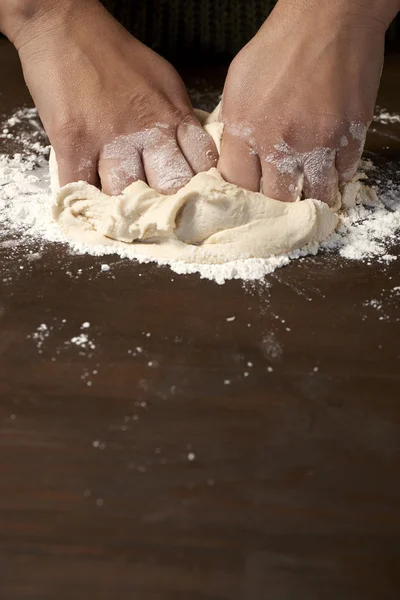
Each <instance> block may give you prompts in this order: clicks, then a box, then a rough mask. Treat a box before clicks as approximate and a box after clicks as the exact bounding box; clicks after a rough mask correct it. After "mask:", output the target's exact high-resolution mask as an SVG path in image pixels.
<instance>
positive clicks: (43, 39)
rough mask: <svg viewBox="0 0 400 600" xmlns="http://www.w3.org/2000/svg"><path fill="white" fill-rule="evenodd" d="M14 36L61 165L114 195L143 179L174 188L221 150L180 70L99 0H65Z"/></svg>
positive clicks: (69, 176) (68, 174)
mask: <svg viewBox="0 0 400 600" xmlns="http://www.w3.org/2000/svg"><path fill="white" fill-rule="evenodd" d="M61 4H63V6H68V11H67V12H66V14H64V15H62V16H60V11H59V10H55V9H54V11H52V10H51V9H49V10H48V11H43V14H42V13H41V14H42V16H41V17H40V19H39V17H37V19H36V20H35V27H34V31H33V28H32V27H28V26H26V27H24V28H23V29H22V30H20V31H19V35H18V36H17V44H16V45H17V47H18V50H19V54H20V57H21V61H22V66H23V70H24V75H25V79H26V82H27V84H28V87H29V89H30V91H31V94H32V96H33V99H34V101H35V104H36V106H37V108H38V111H39V114H40V116H41V119H42V121H43V124H44V127H45V129H46V131H47V133H48V136H49V138H50V141H51V144H52V145H53V147H54V149H55V152H56V157H57V161H58V165H59V176H60V184H61V185H65V184H67V183H69V182H72V181H78V180H83V181H87V182H88V183H91V184H93V185H96V186H98V187H101V188H102V190H103V191H104V192H106V193H108V194H118V193H120V192H122V191H123V189H124V188H125V187H126V186H127V185H128V184H130V183H132V182H133V181H136V180H138V179H141V180H143V181H146V182H148V184H149V185H150V186H151V187H154V188H156V189H157V190H158V191H159V192H162V193H172V192H174V191H176V190H177V189H179V188H181V187H182V186H183V185H185V184H186V183H187V182H188V181H189V180H190V179H191V177H192V176H193V174H195V173H198V172H200V171H204V170H208V169H210V168H211V167H213V166H216V163H217V159H218V155H217V152H216V148H215V146H214V143H213V141H212V139H211V138H210V137H209V136H208V135H207V134H206V133H205V132H204V131H203V129H202V127H201V126H200V123H199V122H198V120H197V119H196V117H195V115H194V113H193V109H192V106H191V104H190V101H189V98H188V95H187V92H186V89H185V86H184V84H183V82H182V80H181V79H180V77H179V75H178V73H177V72H176V71H175V70H174V68H173V67H172V66H171V65H170V64H169V63H168V62H167V61H165V60H164V59H163V58H161V57H160V56H159V55H157V54H156V53H155V52H153V51H152V50H150V49H149V48H147V47H146V46H144V45H143V44H141V43H140V42H139V41H137V40H136V39H134V38H133V37H132V36H130V35H129V33H128V32H127V31H126V30H125V29H123V28H122V27H121V26H120V25H119V24H118V23H117V22H116V21H115V20H114V19H113V18H112V17H111V15H109V14H108V13H107V12H106V11H105V9H104V8H103V7H102V6H101V4H100V3H99V2H97V0H96V1H94V0H90V1H85V2H81V3H80V5H79V6H78V5H77V2H71V1H69V2H64V3H63V2H61Z"/></svg>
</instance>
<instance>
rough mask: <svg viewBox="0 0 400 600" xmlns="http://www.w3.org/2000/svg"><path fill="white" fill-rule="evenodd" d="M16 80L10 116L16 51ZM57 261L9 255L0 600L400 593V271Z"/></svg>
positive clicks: (337, 598)
mask: <svg viewBox="0 0 400 600" xmlns="http://www.w3.org/2000/svg"><path fill="white" fill-rule="evenodd" d="M0 73H1V74H2V76H1V79H0V86H1V87H0V92H1V95H0V112H6V113H7V114H11V113H12V112H13V110H14V109H15V108H17V107H19V106H21V105H22V104H23V103H24V102H26V101H27V99H28V96H27V92H26V90H25V88H24V86H23V82H22V78H21V74H20V71H19V68H18V63H17V57H16V56H15V53H14V52H13V51H12V50H11V47H10V46H9V45H8V44H7V43H6V42H5V41H3V42H1V43H0ZM395 77H397V78H398V77H399V60H398V58H396V57H389V60H388V64H387V69H386V71H385V77H384V82H383V85H382V91H381V93H382V98H381V100H380V102H381V105H383V106H386V107H387V108H389V109H394V110H395V109H396V100H397V109H398V106H399V103H398V100H399V96H398V92H397V99H396V96H393V91H392V90H393V88H394V87H395V86H394V81H395ZM388 131H391V132H392V133H391V134H390V135H391V137H388V135H389V134H387V132H388ZM396 131H397V132H398V129H397V130H395V128H392V129H390V128H388V126H386V128H383V127H381V128H379V127H378V132H377V133H375V134H372V135H371V137H370V141H369V144H370V149H371V148H372V149H373V150H374V151H375V152H376V151H378V153H379V156H380V157H381V160H382V161H385V160H388V159H389V158H390V159H392V160H394V159H396V158H397V159H398V158H399V156H400V152H399V147H400V146H399V142H398V139H396V136H397V133H396ZM393 132H394V133H393ZM383 146H385V147H386V146H389V148H386V149H385V150H383ZM40 252H41V255H40V256H41V257H40V259H39V260H30V259H29V256H28V255H27V252H26V249H25V248H24V246H20V247H14V248H11V249H10V248H4V247H1V248H0V264H1V271H0V290H1V294H0V328H1V329H0V331H1V335H0V397H1V399H0V475H1V476H0V592H1V593H0V598H1V600H55V599H58V600H64V599H65V600H72V599H73V600H77V599H78V600H80V599H83V600H92V599H95V600H111V599H112V600H131V599H132V600H211V599H212V600H264V599H265V600H322V599H324V600H369V599H374V600H375V599H376V600H392V599H393V600H394V599H397V598H399V594H400V510H399V508H400V480H399V473H400V393H399V389H400V387H399V386H400V377H399V358H400V350H399V333H400V326H399V298H400V296H399V295H396V293H394V292H393V288H394V287H395V286H398V285H400V273H399V265H398V261H397V262H393V263H391V264H389V265H388V266H382V265H380V264H377V263H375V262H374V261H372V262H371V264H366V263H359V262H352V261H347V260H344V259H340V258H338V257H336V256H334V255H320V256H317V257H314V258H313V257H311V258H307V259H305V260H301V261H299V262H296V263H292V264H291V265H290V266H288V267H287V268H285V269H281V270H279V271H277V272H276V273H275V274H273V275H271V276H269V277H267V278H266V280H265V282H261V283H258V284H254V285H243V284H242V283H240V282H235V281H234V282H229V283H227V284H226V285H224V286H218V285H216V284H214V283H211V282H208V281H202V280H200V279H199V278H198V277H197V276H195V275H193V276H178V275H176V274H174V273H172V272H171V271H170V270H169V269H167V268H156V267H155V266H151V265H149V266H144V265H138V264H135V263H134V262H129V261H123V260H120V259H118V258H109V259H106V260H104V259H98V258H94V257H85V256H71V255H70V254H69V253H68V252H67V250H66V249H65V248H63V247H62V246H55V245H51V244H45V245H44V246H43V248H42V249H41V250H40ZM394 252H396V249H394ZM397 254H398V255H399V254H400V253H399V246H398V247H397ZM31 258H32V257H31ZM101 263H108V264H109V265H110V267H111V269H110V271H108V272H102V271H101V268H100V265H101ZM21 267H23V268H21ZM373 299H377V300H378V301H379V303H380V304H381V305H382V308H381V309H380V310H378V309H377V308H376V306H375V307H374V306H373V305H371V304H370V301H371V300H373ZM230 317H235V319H234V320H228V319H229V318H230ZM86 322H89V323H90V327H89V328H87V329H84V330H82V328H81V327H82V324H84V323H86ZM42 324H44V325H46V327H47V330H44V329H43V327H42V328H40V326H41V325H42ZM82 331H84V332H86V333H87V334H88V338H89V342H90V344H89V346H90V347H89V346H88V345H86V347H79V346H77V345H76V344H75V343H73V342H71V340H72V339H73V338H74V337H75V336H77V335H79V334H80V333H82ZM137 348H139V350H137Z"/></svg>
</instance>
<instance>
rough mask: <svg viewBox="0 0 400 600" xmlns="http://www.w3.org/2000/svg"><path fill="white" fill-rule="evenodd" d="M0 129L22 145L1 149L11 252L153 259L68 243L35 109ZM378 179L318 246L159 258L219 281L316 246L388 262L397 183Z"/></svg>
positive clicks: (270, 268)
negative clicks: (42, 247) (235, 257)
mask: <svg viewBox="0 0 400 600" xmlns="http://www.w3.org/2000/svg"><path fill="white" fill-rule="evenodd" d="M21 128H22V131H21ZM0 132H2V133H0V137H2V138H3V139H5V140H8V139H11V138H12V140H13V147H14V146H15V142H18V144H20V146H21V151H20V152H19V153H18V154H15V155H13V156H8V155H6V154H1V155H0V247H2V248H7V249H9V250H10V252H12V250H13V248H14V247H18V246H21V245H23V246H24V247H26V254H27V255H29V256H30V257H31V260H40V254H37V251H35V252H34V253H33V254H34V258H32V257H33V254H32V250H30V249H29V246H30V245H31V246H32V245H34V243H37V242H41V243H42V244H43V243H44V242H50V243H51V242H60V243H63V244H65V245H66V246H68V247H69V249H70V251H71V252H72V253H75V254H80V255H82V254H90V255H92V256H99V257H105V256H107V255H116V254H118V255H119V256H120V257H121V258H125V259H130V260H136V261H139V262H142V263H146V262H152V261H150V260H149V259H146V258H143V257H140V256H138V255H137V253H136V252H135V247H134V246H132V247H130V246H129V245H127V246H126V248H125V247H124V248H118V249H116V248H111V247H107V246H88V245H85V244H76V243H72V244H71V243H69V242H68V240H66V239H65V238H64V236H63V234H62V232H61V231H60V229H59V228H58V226H57V224H56V223H55V222H54V221H53V219H52V216H51V210H50V206H51V196H50V193H49V176H48V165H47V158H46V155H47V153H48V146H46V145H45V143H43V142H40V141H39V140H40V139H42V138H43V136H42V132H41V128H40V123H39V122H38V120H37V113H36V111H34V110H33V109H27V110H22V111H18V112H17V113H16V114H15V115H14V116H13V117H11V118H10V119H8V120H7V121H6V122H5V123H4V124H3V125H2V126H1V125H0ZM9 136H11V138H10V137H9ZM20 146H18V147H20ZM395 179H396V178H395ZM377 182H378V184H379V190H378V192H379V198H377V199H376V200H374V199H370V201H369V202H368V205H360V204H358V205H356V206H355V207H353V208H349V209H347V210H346V211H344V212H343V213H342V216H341V222H340V226H339V228H338V230H337V231H336V233H335V234H334V235H333V236H331V238H330V239H329V240H327V241H326V242H324V243H323V244H321V246H318V245H316V244H314V245H312V246H307V247H305V248H302V249H301V250H296V251H294V252H292V253H290V254H284V255H281V256H272V257H269V258H266V259H248V260H244V261H240V260H239V261H233V262H227V263H225V264H222V265H204V264H203V265H197V264H186V263H182V262H170V261H167V260H165V261H164V260H159V261H158V264H159V265H166V266H169V267H170V268H171V269H172V271H174V272H175V273H177V274H182V275H183V274H185V275H186V274H198V275H199V276H200V277H201V278H205V279H210V280H213V281H215V282H217V283H219V284H222V283H224V282H225V281H227V280H231V279H239V280H244V281H255V280H261V279H263V278H264V277H265V276H266V275H268V274H270V273H273V272H274V271H275V270H276V269H278V268H281V267H284V266H286V265H288V264H289V263H290V262H291V261H292V260H295V259H298V258H301V257H305V256H307V255H315V254H317V252H318V251H319V250H320V249H323V250H327V251H336V252H338V253H339V254H340V255H341V256H342V257H344V258H347V259H350V260H367V261H371V260H374V261H378V262H383V263H388V262H390V261H393V260H396V256H395V255H393V254H391V247H392V246H393V245H394V243H395V241H396V236H397V234H398V232H399V230H400V183H396V182H395V181H394V180H391V179H390V178H388V177H387V176H385V175H384V174H382V173H380V180H377ZM29 253H30V254H29ZM99 270H101V271H104V272H106V271H108V270H109V265H108V264H107V263H105V261H104V259H103V260H101V261H99ZM83 335H84V334H83Z"/></svg>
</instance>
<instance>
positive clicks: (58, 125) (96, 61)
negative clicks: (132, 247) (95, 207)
mask: <svg viewBox="0 0 400 600" xmlns="http://www.w3.org/2000/svg"><path fill="white" fill-rule="evenodd" d="M399 8H400V1H399V0H335V2H332V1H331V0H279V2H278V5H277V7H276V8H275V10H274V11H273V13H272V14H271V16H270V17H269V18H268V19H267V21H266V23H265V24H264V26H263V27H262V28H261V30H260V31H259V33H258V34H257V35H256V36H255V37H254V38H253V40H252V41H251V42H250V43H249V44H248V45H247V46H246V47H245V48H243V50H242V51H241V52H240V53H239V54H238V55H237V57H236V58H235V59H234V61H233V62H232V65H231V67H230V69H229V73H228V77H227V80H226V85H225V90H224V100H223V104H222V111H221V118H222V120H223V122H224V125H225V128H224V134H223V140H222V150H221V156H220V158H219V162H218V168H219V169H220V171H221V173H222V175H223V176H224V177H225V179H226V180H227V181H230V182H232V183H236V184H238V185H240V186H242V187H244V188H247V189H250V190H259V189H260V187H261V188H262V190H263V191H264V193H265V194H267V195H269V196H272V197H275V198H278V199H280V200H282V201H292V200H295V199H296V198H297V197H298V196H300V195H303V196H308V197H314V198H318V199H320V200H324V201H325V202H327V203H329V204H330V203H333V202H334V200H335V199H336V195H337V190H338V187H339V186H340V185H342V184H344V183H345V182H346V181H349V180H350V179H351V178H352V177H353V175H354V173H355V171H356V169H357V166H358V163H359V159H360V157H361V153H362V150H363V146H364V142H365V135H366V131H367V128H368V125H369V123H370V122H371V120H372V116H373V109H374V105H375V101H376V95H377V90H378V86H379V80H380V74H381V69H382V64H383V50H384V35H385V31H386V29H387V27H388V25H389V23H390V21H391V20H392V19H393V18H394V16H395V15H396V13H397V11H398V10H399ZM0 30H2V31H3V32H4V33H5V34H6V35H7V36H8V37H9V38H10V40H11V41H12V42H13V43H14V45H15V46H16V48H17V49H18V52H19V55H20V57H21V62H22V66H23V70H24V74H25V79H26V82H27V84H28V87H29V89H30V91H31V94H32V96H33V99H34V101H35V104H36V106H37V108H38V110H39V113H40V116H41V118H42V121H43V123H44V126H45V128H46V131H47V133H48V135H49V138H50V141H51V143H52V145H53V147H54V148H55V150H56V155H57V159H58V162H59V167H60V182H61V184H62V185H64V184H66V183H69V182H71V181H76V180H85V181H88V182H89V183H92V184H94V185H97V186H98V187H101V188H102V189H103V190H104V191H105V192H107V193H109V194H117V193H120V192H121V191H122V190H123V189H124V188H125V187H126V186H127V185H128V184H129V183H131V182H133V181H135V180H137V179H142V180H144V181H147V182H148V183H149V184H150V185H151V186H152V187H155V188H156V189H158V190H159V191H161V192H163V193H172V192H174V191H176V190H177V189H179V188H180V187H182V186H183V185H184V184H185V183H187V181H188V180H189V179H190V178H191V177H192V176H193V174H194V173H198V172H200V171H203V170H208V169H209V168H211V167H212V166H215V165H216V163H217V160H218V157H217V153H216V149H215V146H214V144H213V142H212V140H211V139H210V138H209V137H208V136H207V135H206V134H204V132H203V130H202V129H201V127H200V124H199V122H198V121H197V119H196V117H195V116H194V113H193V108H192V106H191V105H190V102H189V99H188V96H187V92H186V90H185V87H184V85H183V82H182V81H181V79H180V77H179V75H178V74H177V73H176V71H175V70H174V69H173V67H172V66H171V65H170V64H169V63H167V62H166V61H165V60H164V59H162V58H161V57H160V56H158V55H157V54H156V53H154V52H153V51H152V50H150V49H149V48H147V47H145V46H144V45H143V44H141V43H140V42H139V41H137V40H136V39H134V38H133V37H132V36H130V35H129V34H128V33H127V32H126V30H125V29H123V28H122V27H121V26H120V25H119V24H118V23H117V22H116V21H115V20H114V19H113V18H112V17H111V16H110V15H109V14H108V13H107V12H106V11H105V10H104V9H103V7H102V6H101V4H100V3H99V2H98V0H58V2H56V3H55V2H54V1H53V0H0ZM99 40H101V44H99V43H98V42H99Z"/></svg>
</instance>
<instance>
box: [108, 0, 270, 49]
mask: <svg viewBox="0 0 400 600" xmlns="http://www.w3.org/2000/svg"><path fill="white" fill-rule="evenodd" d="M102 2H103V4H104V5H105V6H106V7H107V8H108V10H109V11H110V12H111V13H112V14H113V15H114V16H115V17H116V18H117V19H118V20H119V21H120V22H121V23H122V24H123V25H124V26H125V27H127V28H128V29H129V30H130V31H131V32H132V33H133V34H134V35H135V36H136V37H137V38H138V39H140V40H141V41H142V42H144V43H145V44H147V45H148V46H150V47H151V48H153V49H155V50H157V51H158V52H161V53H163V54H164V55H167V56H175V57H178V58H179V57H181V58H184V57H185V56H187V55H188V53H189V54H190V55H191V56H192V55H196V54H197V55H202V56H203V57H205V56H214V57H215V56H225V57H227V56H233V55H234V54H236V53H237V52H238V51H239V50H240V49H241V48H242V47H243V46H244V44H246V43H247V42H248V41H249V40H250V39H251V38H252V37H253V35H254V34H255V33H256V31H257V30H258V29H259V27H260V26H261V25H262V23H263V22H264V21H265V19H266V18H267V16H268V14H269V13H270V12H271V10H272V8H273V6H274V5H275V4H276V0H214V1H211V0H102Z"/></svg>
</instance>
